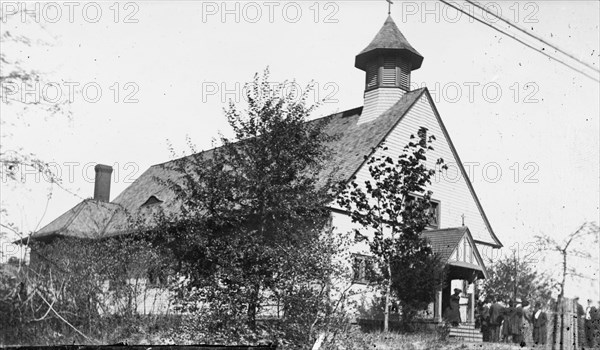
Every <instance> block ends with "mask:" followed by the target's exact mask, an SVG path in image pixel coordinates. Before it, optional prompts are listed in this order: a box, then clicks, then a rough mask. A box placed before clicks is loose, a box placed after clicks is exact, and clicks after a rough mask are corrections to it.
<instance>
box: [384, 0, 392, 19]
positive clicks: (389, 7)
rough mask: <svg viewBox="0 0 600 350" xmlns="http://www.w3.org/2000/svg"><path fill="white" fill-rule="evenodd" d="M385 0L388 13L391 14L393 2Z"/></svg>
mask: <svg viewBox="0 0 600 350" xmlns="http://www.w3.org/2000/svg"><path fill="white" fill-rule="evenodd" d="M385 1H387V2H388V15H391V14H392V4H393V2H392V0H385Z"/></svg>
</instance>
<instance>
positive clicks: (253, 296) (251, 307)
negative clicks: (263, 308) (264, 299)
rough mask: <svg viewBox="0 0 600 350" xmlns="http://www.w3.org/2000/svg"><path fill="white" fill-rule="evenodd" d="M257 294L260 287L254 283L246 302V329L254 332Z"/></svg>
mask: <svg viewBox="0 0 600 350" xmlns="http://www.w3.org/2000/svg"><path fill="white" fill-rule="evenodd" d="M259 293H260V285H259V284H258V283H256V284H254V286H253V288H252V291H251V292H250V300H249V302H248V327H250V329H252V330H256V313H257V310H258V296H259Z"/></svg>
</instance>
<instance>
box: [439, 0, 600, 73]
mask: <svg viewBox="0 0 600 350" xmlns="http://www.w3.org/2000/svg"><path fill="white" fill-rule="evenodd" d="M439 1H441V2H443V3H444V4H446V5H448V6H450V7H452V8H454V9H455V10H457V11H459V12H461V13H463V14H465V15H467V16H469V17H471V18H473V19H474V20H476V21H477V22H479V23H482V24H484V25H486V26H488V27H490V28H492V29H494V30H496V31H498V32H500V33H502V34H504V35H506V36H508V37H509V38H512V39H514V40H516V41H518V42H519V43H521V44H523V45H525V46H527V47H528V48H530V49H532V50H535V51H537V52H539V53H541V54H543V55H544V56H546V57H548V58H550V59H551V60H554V61H556V62H558V63H560V64H562V65H563V66H565V67H567V68H570V69H572V70H574V71H575V72H577V73H579V74H582V75H585V76H586V77H588V78H590V79H592V80H594V81H596V82H599V83H600V80H599V79H598V78H596V77H593V76H591V75H589V74H587V73H586V72H584V71H582V70H580V69H577V68H575V67H573V66H571V65H570V64H568V63H565V62H563V61H561V60H559V59H558V58H555V57H553V56H550V55H549V54H547V53H546V52H544V51H541V50H539V49H537V48H535V47H533V46H532V45H531V44H528V43H526V42H524V41H523V40H521V39H519V38H517V37H516V36H514V35H510V34H509V33H507V32H505V31H503V30H502V29H499V28H497V27H495V26H493V25H491V24H489V23H487V22H485V21H483V20H481V19H479V18H477V17H475V16H472V15H471V14H470V13H468V12H465V11H464V10H463V9H460V8H458V7H456V6H454V5H452V4H451V3H449V2H447V1H446V0H439Z"/></svg>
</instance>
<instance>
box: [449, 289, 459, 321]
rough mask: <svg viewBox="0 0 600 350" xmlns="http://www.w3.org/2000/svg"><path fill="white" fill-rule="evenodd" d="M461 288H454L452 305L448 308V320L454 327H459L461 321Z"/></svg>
mask: <svg viewBox="0 0 600 350" xmlns="http://www.w3.org/2000/svg"><path fill="white" fill-rule="evenodd" d="M461 292H462V290H461V289H459V288H454V294H452V295H451V296H450V305H448V307H447V308H446V320H447V321H448V322H450V324H451V325H453V326H454V327H456V326H458V325H459V324H460V322H461V320H460V293H461Z"/></svg>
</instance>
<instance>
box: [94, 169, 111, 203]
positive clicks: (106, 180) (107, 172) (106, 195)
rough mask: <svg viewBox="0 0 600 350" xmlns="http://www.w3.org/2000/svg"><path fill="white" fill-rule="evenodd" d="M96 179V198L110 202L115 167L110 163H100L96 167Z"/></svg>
mask: <svg viewBox="0 0 600 350" xmlns="http://www.w3.org/2000/svg"><path fill="white" fill-rule="evenodd" d="M94 170H95V171H96V180H95V183H94V199H95V200H97V201H101V202H110V180H111V175H112V171H113V168H112V167H111V166H108V165H104V164H98V165H96V166H95V167H94Z"/></svg>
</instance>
